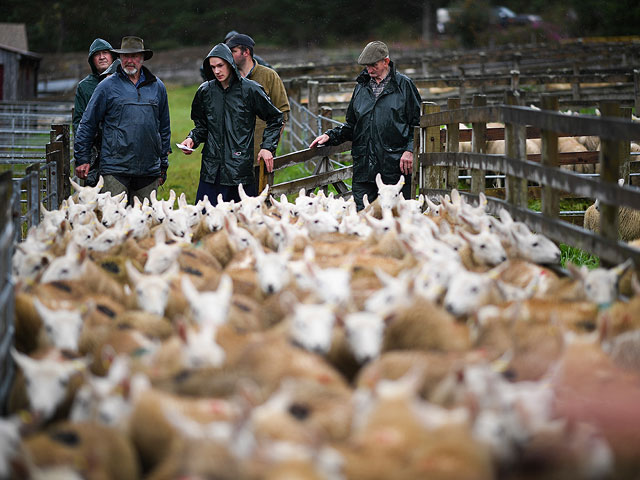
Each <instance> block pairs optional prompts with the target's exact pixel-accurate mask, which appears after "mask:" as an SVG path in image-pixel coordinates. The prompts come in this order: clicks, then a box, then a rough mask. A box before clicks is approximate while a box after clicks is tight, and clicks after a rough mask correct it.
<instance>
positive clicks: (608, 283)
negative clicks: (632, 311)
mask: <svg viewBox="0 0 640 480" xmlns="http://www.w3.org/2000/svg"><path fill="white" fill-rule="evenodd" d="M632 266H633V260H631V259H628V260H627V261H626V262H624V263H622V264H620V265H618V266H617V267H615V268H611V269H605V268H596V269H593V270H589V269H588V268H587V267H586V266H584V265H583V266H582V267H580V268H579V267H577V266H576V265H574V264H573V263H572V262H567V269H568V270H569V272H571V274H572V275H573V276H574V277H575V278H576V279H577V280H578V281H579V282H580V284H581V285H582V287H583V289H584V298H585V299H588V300H590V301H592V302H594V303H596V304H598V305H599V306H602V307H604V306H608V305H610V304H611V303H613V302H614V301H615V300H617V298H618V283H619V281H620V278H621V277H622V276H623V275H624V274H625V273H626V272H627V270H629V269H630V268H631V267H632Z"/></svg>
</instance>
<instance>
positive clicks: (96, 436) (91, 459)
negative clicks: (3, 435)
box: [23, 422, 141, 480]
mask: <svg viewBox="0 0 640 480" xmlns="http://www.w3.org/2000/svg"><path fill="white" fill-rule="evenodd" d="M23 449H24V454H25V456H26V457H27V458H28V462H27V463H28V464H30V467H31V470H32V471H31V472H30V473H31V475H33V477H30V478H57V477H54V476H53V475H52V476H51V477H49V476H46V477H45V475H44V474H43V476H42V477H39V476H38V472H40V471H44V472H47V471H52V472H55V471H61V472H64V475H63V476H61V477H60V478H120V479H123V480H135V479H138V478H140V473H141V471H140V464H139V462H138V458H137V456H136V454H135V451H134V449H133V446H132V444H131V442H130V440H129V439H128V438H127V436H126V435H125V434H124V433H121V432H119V431H117V430H115V429H113V428H109V427H106V426H104V425H100V424H97V423H92V422H81V423H72V422H61V423H58V424H56V425H53V426H51V427H50V428H49V429H48V430H46V431H43V432H40V433H36V434H35V435H33V436H30V437H29V438H27V439H25V440H24V442H23ZM61 469H62V470H61ZM64 469H66V470H64ZM71 475H76V477H73V476H71Z"/></svg>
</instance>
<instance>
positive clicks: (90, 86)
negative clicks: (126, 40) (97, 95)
mask: <svg viewBox="0 0 640 480" xmlns="http://www.w3.org/2000/svg"><path fill="white" fill-rule="evenodd" d="M112 48H113V47H112V46H111V44H110V43H109V42H107V41H106V40H103V39H101V38H96V39H95V40H94V41H93V43H92V44H91V46H90V47H89V58H88V59H87V61H88V62H89V65H90V66H91V73H90V74H89V75H87V76H86V77H84V78H83V79H82V80H80V82H79V83H78V86H77V87H76V98H75V101H74V105H73V132H74V134H75V133H77V132H78V126H79V125H80V120H82V114H83V113H84V111H85V110H86V108H87V104H88V103H89V99H90V98H91V95H92V94H93V91H94V90H95V89H96V87H97V86H98V83H100V80H101V78H100V74H99V73H98V70H96V66H95V65H94V64H93V56H94V55H95V54H96V52H100V51H102V50H111V49H112ZM114 56H115V55H114Z"/></svg>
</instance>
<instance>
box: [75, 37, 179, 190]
mask: <svg viewBox="0 0 640 480" xmlns="http://www.w3.org/2000/svg"><path fill="white" fill-rule="evenodd" d="M111 51H112V52H113V53H114V54H116V55H118V56H119V57H120V62H121V63H120V66H119V67H118V68H117V69H116V72H115V73H114V74H113V75H111V76H109V77H107V78H106V79H104V80H103V81H102V82H101V83H100V84H99V85H98V86H97V87H96V89H95V91H94V92H93V95H92V97H91V100H90V101H89V104H88V105H87V110H86V111H85V113H84V115H83V116H82V121H81V122H80V127H79V128H78V134H77V136H76V139H75V145H74V150H75V158H76V175H77V176H78V177H79V178H85V177H86V175H87V173H88V170H89V160H90V153H91V145H92V142H93V137H94V135H95V132H96V130H97V129H98V128H99V125H100V123H101V122H102V148H101V150H102V152H101V155H102V157H101V161H100V169H99V171H100V175H102V176H103V179H104V186H103V190H105V191H108V192H111V194H112V195H117V194H118V193H121V192H127V196H128V198H129V202H131V203H133V197H134V196H137V197H138V198H139V199H140V200H142V199H144V198H147V197H149V196H150V194H151V192H152V191H153V190H155V189H156V188H157V187H158V186H159V185H162V184H163V183H164V181H165V179H166V172H167V168H168V167H169V160H168V155H169V153H170V152H171V148H170V146H169V144H170V139H171V128H170V122H169V104H168V101H167V90H166V88H165V86H164V84H163V83H162V81H161V80H160V79H159V78H157V77H156V76H155V75H153V74H152V73H151V72H150V71H149V69H147V68H146V67H144V66H143V65H142V64H143V63H144V61H145V60H149V59H150V58H151V57H152V56H153V52H152V51H151V50H149V49H145V48H144V42H143V41H142V39H141V38H139V37H123V39H122V42H121V46H120V48H119V49H113V50H111Z"/></svg>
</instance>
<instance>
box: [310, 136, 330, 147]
mask: <svg viewBox="0 0 640 480" xmlns="http://www.w3.org/2000/svg"><path fill="white" fill-rule="evenodd" d="M328 141H329V135H327V134H326V133H323V134H322V135H320V136H319V137H318V138H316V139H315V140H314V141H313V142H311V145H309V148H313V147H316V146H318V145H324V144H325V143H327V142H328Z"/></svg>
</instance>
